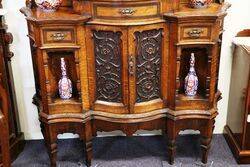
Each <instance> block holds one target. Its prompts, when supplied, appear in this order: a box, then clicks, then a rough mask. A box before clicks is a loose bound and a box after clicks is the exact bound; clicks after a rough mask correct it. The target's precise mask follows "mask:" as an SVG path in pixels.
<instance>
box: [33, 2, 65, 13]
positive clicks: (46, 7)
mask: <svg viewBox="0 0 250 167" xmlns="http://www.w3.org/2000/svg"><path fill="white" fill-rule="evenodd" d="M35 2H36V5H37V6H38V7H39V8H41V9H42V10H43V11H45V12H54V11H56V10H57V9H58V8H59V7H60V5H61V4H62V0H35Z"/></svg>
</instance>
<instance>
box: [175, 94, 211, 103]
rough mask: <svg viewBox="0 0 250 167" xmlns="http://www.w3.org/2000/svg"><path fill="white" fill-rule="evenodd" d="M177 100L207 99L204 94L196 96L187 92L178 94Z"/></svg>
mask: <svg viewBox="0 0 250 167" xmlns="http://www.w3.org/2000/svg"><path fill="white" fill-rule="evenodd" d="M177 100H182V101H199V100H207V99H206V98H205V97H204V96H201V95H196V96H187V95H185V94H178V95H177Z"/></svg>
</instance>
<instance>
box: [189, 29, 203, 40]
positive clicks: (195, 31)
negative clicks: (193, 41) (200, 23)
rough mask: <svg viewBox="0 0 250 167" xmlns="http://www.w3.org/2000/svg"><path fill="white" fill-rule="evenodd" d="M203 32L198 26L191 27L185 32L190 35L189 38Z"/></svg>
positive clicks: (197, 36)
mask: <svg viewBox="0 0 250 167" xmlns="http://www.w3.org/2000/svg"><path fill="white" fill-rule="evenodd" d="M202 33H203V30H202V29H199V28H195V29H192V30H191V31H189V32H187V34H188V35H189V36H190V37H191V38H199V37H200V36H201V34H202Z"/></svg>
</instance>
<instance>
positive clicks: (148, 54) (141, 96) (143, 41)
mask: <svg viewBox="0 0 250 167" xmlns="http://www.w3.org/2000/svg"><path fill="white" fill-rule="evenodd" d="M135 36H136V40H137V56H136V84H137V86H136V88H137V99H136V101H137V102H145V101H149V100H153V99H157V98H159V97H160V87H161V85H160V74H161V69H160V67H161V54H162V53H161V51H162V48H161V47H162V30H150V31H143V32H136V33H135Z"/></svg>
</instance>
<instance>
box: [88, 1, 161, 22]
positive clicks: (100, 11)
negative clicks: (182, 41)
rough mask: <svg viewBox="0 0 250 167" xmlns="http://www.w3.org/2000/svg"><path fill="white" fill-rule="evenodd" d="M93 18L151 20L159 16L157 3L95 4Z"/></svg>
mask: <svg viewBox="0 0 250 167" xmlns="http://www.w3.org/2000/svg"><path fill="white" fill-rule="evenodd" d="M93 7H94V17H95V18H102V19H120V18H131V19H140V18H152V17H157V16H159V14H160V4H159V2H151V3H138V4H136V3H123V4H118V3H112V5H110V4H105V3H95V4H94V6H93Z"/></svg>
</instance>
